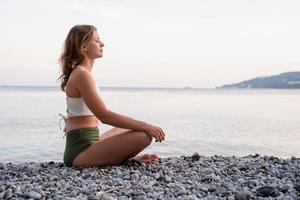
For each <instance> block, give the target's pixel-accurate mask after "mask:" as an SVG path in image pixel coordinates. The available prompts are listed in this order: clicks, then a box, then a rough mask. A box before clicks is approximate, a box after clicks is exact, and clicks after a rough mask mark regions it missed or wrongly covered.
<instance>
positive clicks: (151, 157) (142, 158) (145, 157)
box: [129, 153, 159, 164]
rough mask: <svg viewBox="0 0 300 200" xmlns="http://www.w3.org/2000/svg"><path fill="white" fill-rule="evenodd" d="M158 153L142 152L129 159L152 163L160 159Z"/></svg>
mask: <svg viewBox="0 0 300 200" xmlns="http://www.w3.org/2000/svg"><path fill="white" fill-rule="evenodd" d="M158 158H159V157H158V155H157V154H148V153H145V154H142V155H137V156H135V157H133V158H131V159H129V160H137V161H139V162H142V163H146V164H150V163H154V162H156V161H157V160H158Z"/></svg>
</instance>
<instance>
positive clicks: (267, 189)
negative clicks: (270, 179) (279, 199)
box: [256, 186, 275, 197]
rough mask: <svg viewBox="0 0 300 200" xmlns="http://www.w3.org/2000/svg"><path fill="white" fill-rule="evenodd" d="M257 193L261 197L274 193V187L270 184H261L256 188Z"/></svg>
mask: <svg viewBox="0 0 300 200" xmlns="http://www.w3.org/2000/svg"><path fill="white" fill-rule="evenodd" d="M256 192H257V194H258V195H259V196H262V197H269V196H272V195H274V194H275V188H274V187H272V186H262V187H260V188H258V189H257V190H256Z"/></svg>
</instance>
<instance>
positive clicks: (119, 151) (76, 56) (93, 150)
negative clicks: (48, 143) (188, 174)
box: [59, 25, 165, 167]
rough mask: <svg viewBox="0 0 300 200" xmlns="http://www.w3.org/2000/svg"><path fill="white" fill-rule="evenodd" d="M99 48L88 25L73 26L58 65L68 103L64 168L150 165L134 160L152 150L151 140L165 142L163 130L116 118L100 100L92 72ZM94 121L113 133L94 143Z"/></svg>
mask: <svg viewBox="0 0 300 200" xmlns="http://www.w3.org/2000/svg"><path fill="white" fill-rule="evenodd" d="M103 47H104V44H103V43H102V42H101V41H100V39H99V36H98V33H97V30H96V28H95V27H94V26H91V25H76V26H74V27H73V28H71V30H70V31H69V33H68V36H67V38H66V40H65V43H64V50H63V53H62V55H61V57H60V59H59V63H60V66H61V72H62V73H61V75H60V77H59V80H60V82H61V89H62V90H63V91H64V92H65V93H66V98H67V120H66V135H67V136H66V147H65V152H64V163H65V164H66V165H67V166H74V167H91V166H106V165H119V164H121V163H122V162H124V161H126V160H130V159H134V160H137V161H140V162H144V163H152V162H155V161H157V160H158V155H156V154H141V155H138V154H139V153H140V152H141V151H142V150H143V149H145V148H146V147H147V146H149V145H150V144H151V142H152V138H155V142H162V141H163V140H165V133H164V132H163V130H162V129H161V128H159V127H157V126H153V125H151V124H148V123H145V122H142V121H138V120H135V119H133V118H131V117H128V116H124V115H121V114H118V113H115V112H113V111H111V110H109V109H108V108H107V107H106V106H105V104H104V102H103V101H102V99H101V96H100V92H99V90H98V87H97V86H96V82H95V80H94V78H93V76H92V69H93V65H94V62H95V59H97V58H101V57H102V55H103ZM112 78H113V77H112ZM98 120H100V121H101V122H102V123H105V124H109V125H112V126H115V128H112V129H111V130H109V131H107V132H106V133H104V134H101V137H99V129H98ZM117 127H118V128H117Z"/></svg>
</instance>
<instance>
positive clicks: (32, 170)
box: [0, 153, 300, 200]
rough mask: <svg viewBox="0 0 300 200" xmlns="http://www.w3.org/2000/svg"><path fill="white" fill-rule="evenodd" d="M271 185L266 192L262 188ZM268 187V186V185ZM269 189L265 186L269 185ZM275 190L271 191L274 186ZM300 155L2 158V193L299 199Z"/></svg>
mask: <svg viewBox="0 0 300 200" xmlns="http://www.w3.org/2000/svg"><path fill="white" fill-rule="evenodd" d="M266 186H270V188H269V189H272V192H271V193H269V194H267V195H268V196H266V197H262V196H263V195H266V194H265V193H261V191H260V190H258V189H259V188H261V187H266ZM263 189H266V188H263ZM264 192H266V191H264ZM269 192H270V191H269ZM299 197H300V158H296V157H291V158H286V159H285V158H278V157H274V156H262V155H258V154H255V155H248V156H244V157H236V156H217V155H215V156H201V155H198V154H197V153H195V154H193V155H191V156H180V157H164V158H160V159H159V161H157V162H156V163H153V164H144V163H139V162H137V161H135V162H127V163H126V164H124V165H119V166H105V167H98V168H97V167H92V168H86V169H80V168H73V167H66V166H65V165H64V164H63V163H61V162H53V161H49V162H29V163H28V162H26V163H21V164H13V163H0V199H28V198H31V199H120V200H125V199H141V200H142V199H184V200H188V199H228V200H234V199H238V200H244V199H245V200H246V199H299Z"/></svg>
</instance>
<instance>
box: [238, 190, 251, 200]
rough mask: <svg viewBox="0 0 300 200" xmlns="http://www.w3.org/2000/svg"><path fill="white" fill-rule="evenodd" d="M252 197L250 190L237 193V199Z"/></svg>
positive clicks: (243, 199)
mask: <svg viewBox="0 0 300 200" xmlns="http://www.w3.org/2000/svg"><path fill="white" fill-rule="evenodd" d="M250 198H251V193H250V192H248V191H240V192H239V193H237V194H236V195H235V199H236V200H249V199H250Z"/></svg>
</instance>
